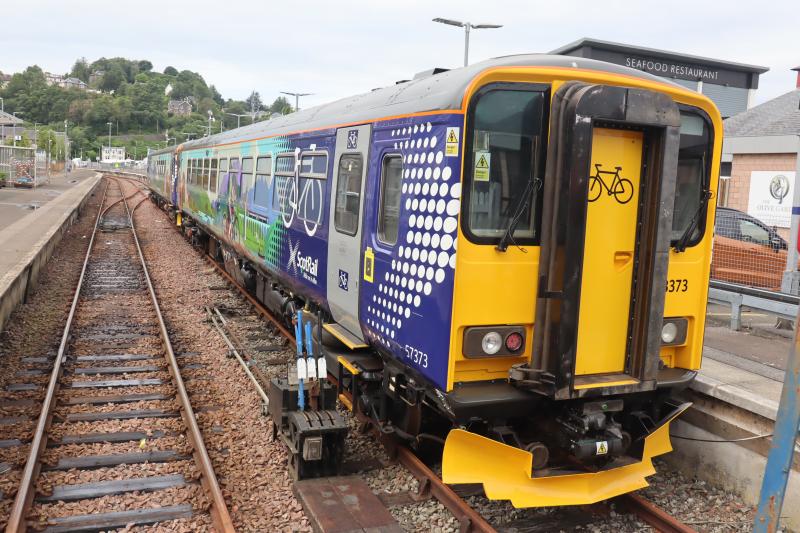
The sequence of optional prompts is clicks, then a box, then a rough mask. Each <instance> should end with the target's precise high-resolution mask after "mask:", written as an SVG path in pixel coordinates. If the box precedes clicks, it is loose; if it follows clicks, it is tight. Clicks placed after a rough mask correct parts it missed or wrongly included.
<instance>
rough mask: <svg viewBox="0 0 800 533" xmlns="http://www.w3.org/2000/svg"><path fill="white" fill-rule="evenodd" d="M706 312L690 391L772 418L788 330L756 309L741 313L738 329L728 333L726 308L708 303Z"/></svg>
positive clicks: (788, 342)
mask: <svg viewBox="0 0 800 533" xmlns="http://www.w3.org/2000/svg"><path fill="white" fill-rule="evenodd" d="M708 311H709V312H708V316H707V319H706V335H705V342H704V344H705V345H704V347H703V365H702V368H701V370H700V372H699V373H698V376H697V379H696V380H695V381H694V383H692V385H691V388H692V389H694V390H696V391H698V392H701V393H703V394H706V395H708V396H711V397H713V398H717V399H719V400H722V401H725V402H727V403H731V404H733V405H736V406H738V407H741V408H743V409H745V410H747V411H750V412H752V413H756V414H758V415H761V416H763V417H765V418H769V419H771V420H775V417H776V415H777V412H778V404H779V402H780V397H781V388H782V387H783V374H784V369H785V367H786V360H787V358H788V354H789V350H790V349H791V347H792V335H793V332H792V331H787V330H781V329H777V328H776V327H775V325H776V323H777V316H775V315H771V314H769V313H767V312H763V311H756V310H753V311H743V312H742V323H743V326H744V327H743V329H742V331H732V330H730V329H729V328H728V326H727V325H728V323H729V316H730V315H729V313H727V312H726V311H727V308H726V307H724V306H719V305H716V304H709V306H708Z"/></svg>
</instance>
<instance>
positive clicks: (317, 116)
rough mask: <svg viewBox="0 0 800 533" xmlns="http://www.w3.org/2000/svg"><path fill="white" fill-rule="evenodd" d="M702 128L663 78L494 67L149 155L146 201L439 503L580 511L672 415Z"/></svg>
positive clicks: (627, 470)
mask: <svg viewBox="0 0 800 533" xmlns="http://www.w3.org/2000/svg"><path fill="white" fill-rule="evenodd" d="M722 131H723V130H722V122H721V118H720V114H719V112H718V110H717V108H716V107H715V105H714V104H713V103H712V102H711V101H710V100H709V99H708V98H707V97H705V96H703V95H702V94H699V93H697V92H694V91H690V90H688V89H686V88H683V87H681V86H678V85H676V84H673V83H671V82H669V81H667V80H665V79H662V78H658V77H656V76H653V75H650V74H647V73H644V72H641V71H637V70H633V69H630V68H626V67H622V66H618V65H612V64H608V63H604V62H600V61H596V60H590V59H585V58H579V57H566V56H555V55H541V54H525V55H512V56H507V57H499V58H495V59H491V60H487V61H483V62H479V63H475V64H472V65H469V66H466V67H463V68H458V69H452V70H446V69H433V70H430V71H427V72H424V73H421V74H419V75H417V76H414V78H413V79H410V80H403V81H400V82H398V83H396V84H394V85H391V86H388V87H385V88H380V89H375V90H372V91H370V92H367V93H365V94H361V95H357V96H353V97H350V98H345V99H342V100H338V101H335V102H332V103H329V104H326V105H321V106H318V107H313V108H309V109H304V110H302V111H298V112H295V113H291V114H287V115H283V116H279V117H276V118H272V119H270V120H266V121H263V122H258V123H255V124H252V125H249V126H244V127H241V128H237V129H234V130H230V131H226V132H223V133H220V134H214V135H211V136H208V137H205V138H202V139H197V140H192V141H189V142H185V143H182V144H179V145H177V146H171V147H168V148H166V149H163V150H160V151H155V152H152V153H150V154H149V156H148V163H147V175H148V180H147V181H148V184H149V187H150V189H151V191H152V196H153V198H154V200H155V201H157V202H158V203H159V205H161V206H162V207H163V208H164V209H166V210H168V211H169V213H170V214H171V216H172V217H173V218H174V220H175V223H176V225H177V226H180V227H181V229H182V231H184V232H185V233H186V235H187V236H189V237H190V238H191V239H192V240H193V242H194V243H195V244H196V245H197V246H198V247H201V248H202V249H203V250H204V251H205V252H207V253H208V254H209V255H211V256H212V257H213V258H215V259H216V260H217V261H219V262H220V263H221V264H222V265H224V268H225V269H226V270H227V271H228V273H229V274H230V275H231V276H234V277H235V278H236V279H237V280H238V281H239V282H240V283H241V284H242V285H243V286H245V287H246V288H247V290H248V291H249V292H250V293H251V294H252V295H254V296H255V297H256V298H257V299H258V300H259V301H261V302H262V303H263V304H264V305H265V306H267V307H268V308H269V309H270V310H271V311H272V312H274V313H275V314H276V315H277V316H279V317H282V318H283V319H284V320H286V321H287V323H288V322H291V321H292V320H296V317H297V314H298V313H301V315H302V316H306V317H307V319H308V320H312V321H313V323H314V325H315V327H316V329H315V331H317V332H318V333H315V334H314V339H315V340H314V342H315V347H314V348H313V349H314V350H320V352H321V354H322V356H324V357H325V360H326V362H327V373H328V374H329V377H330V378H331V379H332V382H333V381H335V382H336V384H337V389H336V390H337V392H338V398H339V400H341V403H342V404H343V405H345V406H346V407H347V408H348V409H350V410H351V411H354V412H356V413H358V414H359V415H360V416H363V417H366V418H368V419H370V420H371V421H372V422H373V423H374V424H375V425H376V426H377V427H378V428H379V429H380V431H382V432H384V433H391V434H393V435H394V436H395V437H397V438H399V439H403V440H404V441H406V442H408V443H409V444H410V445H411V446H412V447H415V448H417V449H418V450H419V451H420V453H421V454H428V456H430V455H433V456H434V457H436V460H440V461H441V467H442V479H443V480H444V481H445V482H446V483H449V484H463V483H470V484H482V485H483V489H484V492H485V494H486V496H487V497H488V498H490V499H504V500H510V501H511V503H512V504H513V505H514V506H516V507H537V506H558V505H579V504H588V503H593V502H597V501H600V500H604V499H607V498H610V497H613V496H617V495H620V494H624V493H626V492H630V491H633V490H636V489H639V488H642V487H644V486H647V484H648V482H647V477H648V476H650V475H652V474H653V473H654V472H655V469H654V466H653V458H654V457H656V456H658V455H661V454H665V453H668V452H669V451H671V443H670V435H669V427H670V422H671V421H673V420H674V419H675V418H676V417H678V416H679V415H680V414H681V413H682V412H684V411H685V410H686V409H687V408H688V407H689V406H690V403H688V402H686V401H684V400H683V398H682V394H681V393H682V391H683V390H684V389H685V388H686V387H687V386H688V385H689V384H690V383H691V381H692V380H693V379H694V377H695V375H696V373H697V371H698V369H699V368H700V366H701V361H702V345H703V334H704V317H705V310H706V301H707V293H708V280H709V269H710V259H711V248H712V238H713V228H714V213H715V200H714V198H715V192H716V188H717V181H718V174H719V165H720V153H721V146H722ZM303 314H304V315H303ZM302 316H301V318H302Z"/></svg>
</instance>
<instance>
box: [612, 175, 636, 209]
mask: <svg viewBox="0 0 800 533" xmlns="http://www.w3.org/2000/svg"><path fill="white" fill-rule="evenodd" d="M612 194H613V195H614V198H616V199H617V201H618V202H619V203H621V204H627V203H628V202H630V201H631V198H633V183H631V180H629V179H627V178H620V180H619V181H618V182H617V184H616V185H615V186H614V191H613V193H612Z"/></svg>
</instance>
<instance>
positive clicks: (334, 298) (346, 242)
mask: <svg viewBox="0 0 800 533" xmlns="http://www.w3.org/2000/svg"><path fill="white" fill-rule="evenodd" d="M371 134H372V126H371V125H369V124H367V125H364V126H355V127H347V128H341V129H339V130H338V131H337V132H336V152H335V153H336V155H335V159H334V161H335V166H334V170H333V194H332V200H331V206H330V220H331V221H332V225H331V226H332V227H331V229H330V231H329V233H328V261H329V263H328V273H327V282H328V283H327V291H328V304H329V306H330V310H331V314H332V315H333V319H334V321H335V322H336V323H337V324H338V325H339V326H341V327H342V328H344V329H345V330H347V332H348V333H350V334H351V335H352V336H353V337H355V339H356V340H358V341H363V340H364V338H363V336H362V334H361V328H360V326H359V324H358V300H359V298H358V296H359V288H360V278H361V276H360V272H361V239H362V229H361V226H362V221H363V218H364V217H363V212H364V190H365V189H364V187H365V182H366V177H367V162H368V161H369V159H368V158H369V145H370V137H371Z"/></svg>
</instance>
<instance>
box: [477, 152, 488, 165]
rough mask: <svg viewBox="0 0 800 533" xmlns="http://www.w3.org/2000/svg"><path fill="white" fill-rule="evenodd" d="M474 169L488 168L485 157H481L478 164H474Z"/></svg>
mask: <svg viewBox="0 0 800 533" xmlns="http://www.w3.org/2000/svg"><path fill="white" fill-rule="evenodd" d="M475 168H489V163H488V162H487V161H486V156H483V155H482V156H481V158H480V159H478V162H477V163H475Z"/></svg>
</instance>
